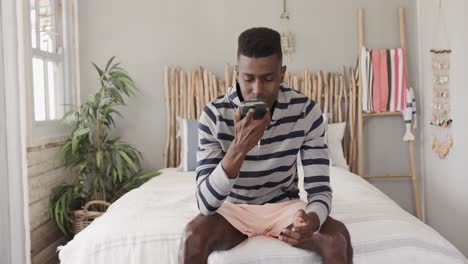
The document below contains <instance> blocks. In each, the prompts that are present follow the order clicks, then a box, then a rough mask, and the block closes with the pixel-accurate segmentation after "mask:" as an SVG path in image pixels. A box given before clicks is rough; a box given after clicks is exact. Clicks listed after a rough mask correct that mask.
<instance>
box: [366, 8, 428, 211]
mask: <svg viewBox="0 0 468 264" xmlns="http://www.w3.org/2000/svg"><path fill="white" fill-rule="evenodd" d="M399 16H400V45H401V48H403V49H406V37H405V9H404V8H399ZM358 26H359V53H358V54H359V55H360V54H361V50H362V48H363V47H364V11H363V9H362V8H359V9H358ZM361 63H362V61H361V56H359V66H358V67H359V75H360V78H359V79H360V81H359V84H358V86H359V96H358V124H357V126H358V127H357V130H358V131H357V132H358V149H357V152H358V157H357V163H358V164H357V172H358V175H360V176H362V177H363V178H365V179H375V178H400V177H410V178H411V180H412V184H413V198H414V207H415V209H416V216H417V217H418V218H419V219H420V220H423V219H422V213H421V204H420V199H419V188H418V176H417V173H416V157H415V150H414V141H408V147H409V156H410V167H411V172H409V173H408V174H380V175H364V136H363V134H364V133H363V131H364V121H365V120H366V118H369V117H387V116H398V115H401V113H400V112H379V113H363V111H362V87H363V83H362V82H363V78H362V76H363V72H362V69H361ZM405 66H406V65H405ZM405 69H406V76H408V67H405ZM408 79H409V78H406V82H407V87H409V84H408Z"/></svg>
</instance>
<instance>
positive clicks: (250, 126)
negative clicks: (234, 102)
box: [221, 108, 271, 179]
mask: <svg viewBox="0 0 468 264" xmlns="http://www.w3.org/2000/svg"><path fill="white" fill-rule="evenodd" d="M254 113H255V109H250V110H249V112H247V114H246V115H245V117H244V118H243V119H241V114H240V109H239V108H238V109H237V111H236V116H235V124H234V125H235V128H234V129H235V136H234V141H233V142H232V144H231V146H230V147H229V149H228V151H227V152H226V155H225V156H224V158H223V161H222V164H221V165H222V166H223V169H224V171H225V172H226V174H227V176H228V177H229V178H231V179H234V178H236V177H237V175H238V174H239V171H240V168H241V167H242V163H243V162H244V159H245V156H246V155H247V153H248V152H249V151H250V150H251V149H252V148H253V147H254V146H255V145H257V143H258V141H259V140H260V139H261V138H262V136H263V133H265V130H266V128H267V127H268V125H269V124H270V121H271V114H270V110H269V109H267V111H266V112H265V115H264V116H263V118H262V119H259V120H255V119H253V114H254Z"/></svg>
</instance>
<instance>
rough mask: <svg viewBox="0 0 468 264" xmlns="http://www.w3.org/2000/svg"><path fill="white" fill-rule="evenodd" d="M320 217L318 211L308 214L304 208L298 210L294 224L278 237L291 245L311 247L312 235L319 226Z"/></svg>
mask: <svg viewBox="0 0 468 264" xmlns="http://www.w3.org/2000/svg"><path fill="white" fill-rule="evenodd" d="M319 225H320V224H319V219H318V216H317V214H316V213H314V212H310V213H309V214H306V212H305V211H304V210H302V209H301V210H298V211H297V213H296V214H295V215H294V221H293V224H292V225H290V226H289V227H287V228H285V229H284V230H283V231H282V232H281V234H280V235H279V236H278V239H279V240H281V241H284V242H286V243H288V244H290V245H291V246H294V247H299V248H303V247H305V246H306V244H309V245H307V247H310V242H311V240H312V235H313V234H314V232H315V231H317V229H318V228H319Z"/></svg>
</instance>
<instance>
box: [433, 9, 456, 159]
mask: <svg viewBox="0 0 468 264" xmlns="http://www.w3.org/2000/svg"><path fill="white" fill-rule="evenodd" d="M430 52H431V62H432V65H431V67H432V116H431V122H430V124H431V125H432V126H434V127H435V129H434V134H433V136H432V149H433V150H434V151H435V152H436V153H437V154H438V156H439V158H441V159H443V158H445V156H447V154H448V152H449V150H450V148H451V147H452V146H453V137H452V134H451V125H452V123H453V120H452V117H451V112H450V110H451V103H450V89H449V84H450V74H449V73H450V54H451V50H450V44H449V39H448V34H447V28H446V24H445V16H444V13H443V10H442V1H441V0H439V8H438V15H437V20H436V27H435V30H434V41H433V48H432V49H431V50H430Z"/></svg>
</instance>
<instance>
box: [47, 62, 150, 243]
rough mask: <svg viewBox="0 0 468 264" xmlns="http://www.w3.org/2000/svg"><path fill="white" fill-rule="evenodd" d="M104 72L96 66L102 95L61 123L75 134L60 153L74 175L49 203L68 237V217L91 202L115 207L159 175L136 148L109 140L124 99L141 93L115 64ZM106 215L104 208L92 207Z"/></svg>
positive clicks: (92, 98) (60, 226) (69, 114)
mask: <svg viewBox="0 0 468 264" xmlns="http://www.w3.org/2000/svg"><path fill="white" fill-rule="evenodd" d="M113 61H114V57H112V58H111V59H110V60H109V61H108V62H107V65H106V66H105V68H104V69H101V68H99V67H98V66H97V65H96V64H94V63H93V65H94V67H95V68H96V70H97V72H98V74H99V80H100V89H99V91H98V92H97V93H96V94H94V95H92V96H90V97H89V98H88V100H87V101H86V102H85V103H83V104H82V105H81V106H80V107H79V109H78V110H76V111H70V112H68V113H67V114H65V116H64V117H63V121H64V122H66V123H68V124H70V125H72V126H73V131H72V133H71V134H70V136H69V137H68V139H67V140H66V142H65V144H64V145H63V147H62V150H61V153H60V157H61V159H62V160H63V162H64V164H65V166H67V167H69V168H71V169H72V170H73V171H74V172H76V174H77V177H76V179H75V180H74V181H73V182H72V183H71V184H65V185H62V186H60V187H58V188H57V189H55V190H54V193H53V195H52V199H51V211H52V218H53V219H54V221H55V223H56V224H57V226H58V227H59V229H60V230H61V231H62V232H63V233H64V234H65V235H71V221H72V219H71V216H70V212H71V211H73V210H77V209H80V208H82V207H83V205H84V204H85V203H86V202H88V201H91V200H104V201H107V202H111V203H112V202H114V201H115V200H117V199H118V198H119V197H121V196H122V195H124V194H125V193H126V192H128V191H130V190H132V189H134V188H137V187H139V186H140V185H142V184H143V183H145V182H146V181H147V180H149V179H151V178H153V177H155V176H157V175H159V172H150V173H145V172H144V171H143V169H142V166H141V161H142V155H141V153H140V152H139V151H138V150H137V149H136V148H135V147H133V146H132V145H130V144H126V143H124V142H122V141H121V140H120V138H118V137H111V136H110V135H109V133H110V130H111V129H112V128H113V127H115V120H114V117H115V116H116V115H118V116H122V115H121V114H120V113H119V112H118V111H117V110H116V108H117V107H120V106H125V98H127V97H129V96H133V95H135V92H136V91H138V88H137V87H136V85H135V83H134V81H133V80H132V79H131V78H130V76H129V75H128V73H127V72H126V71H125V70H124V69H122V68H121V67H119V63H113ZM93 209H94V210H98V211H103V210H104V209H105V208H103V207H102V206H95V207H93Z"/></svg>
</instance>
